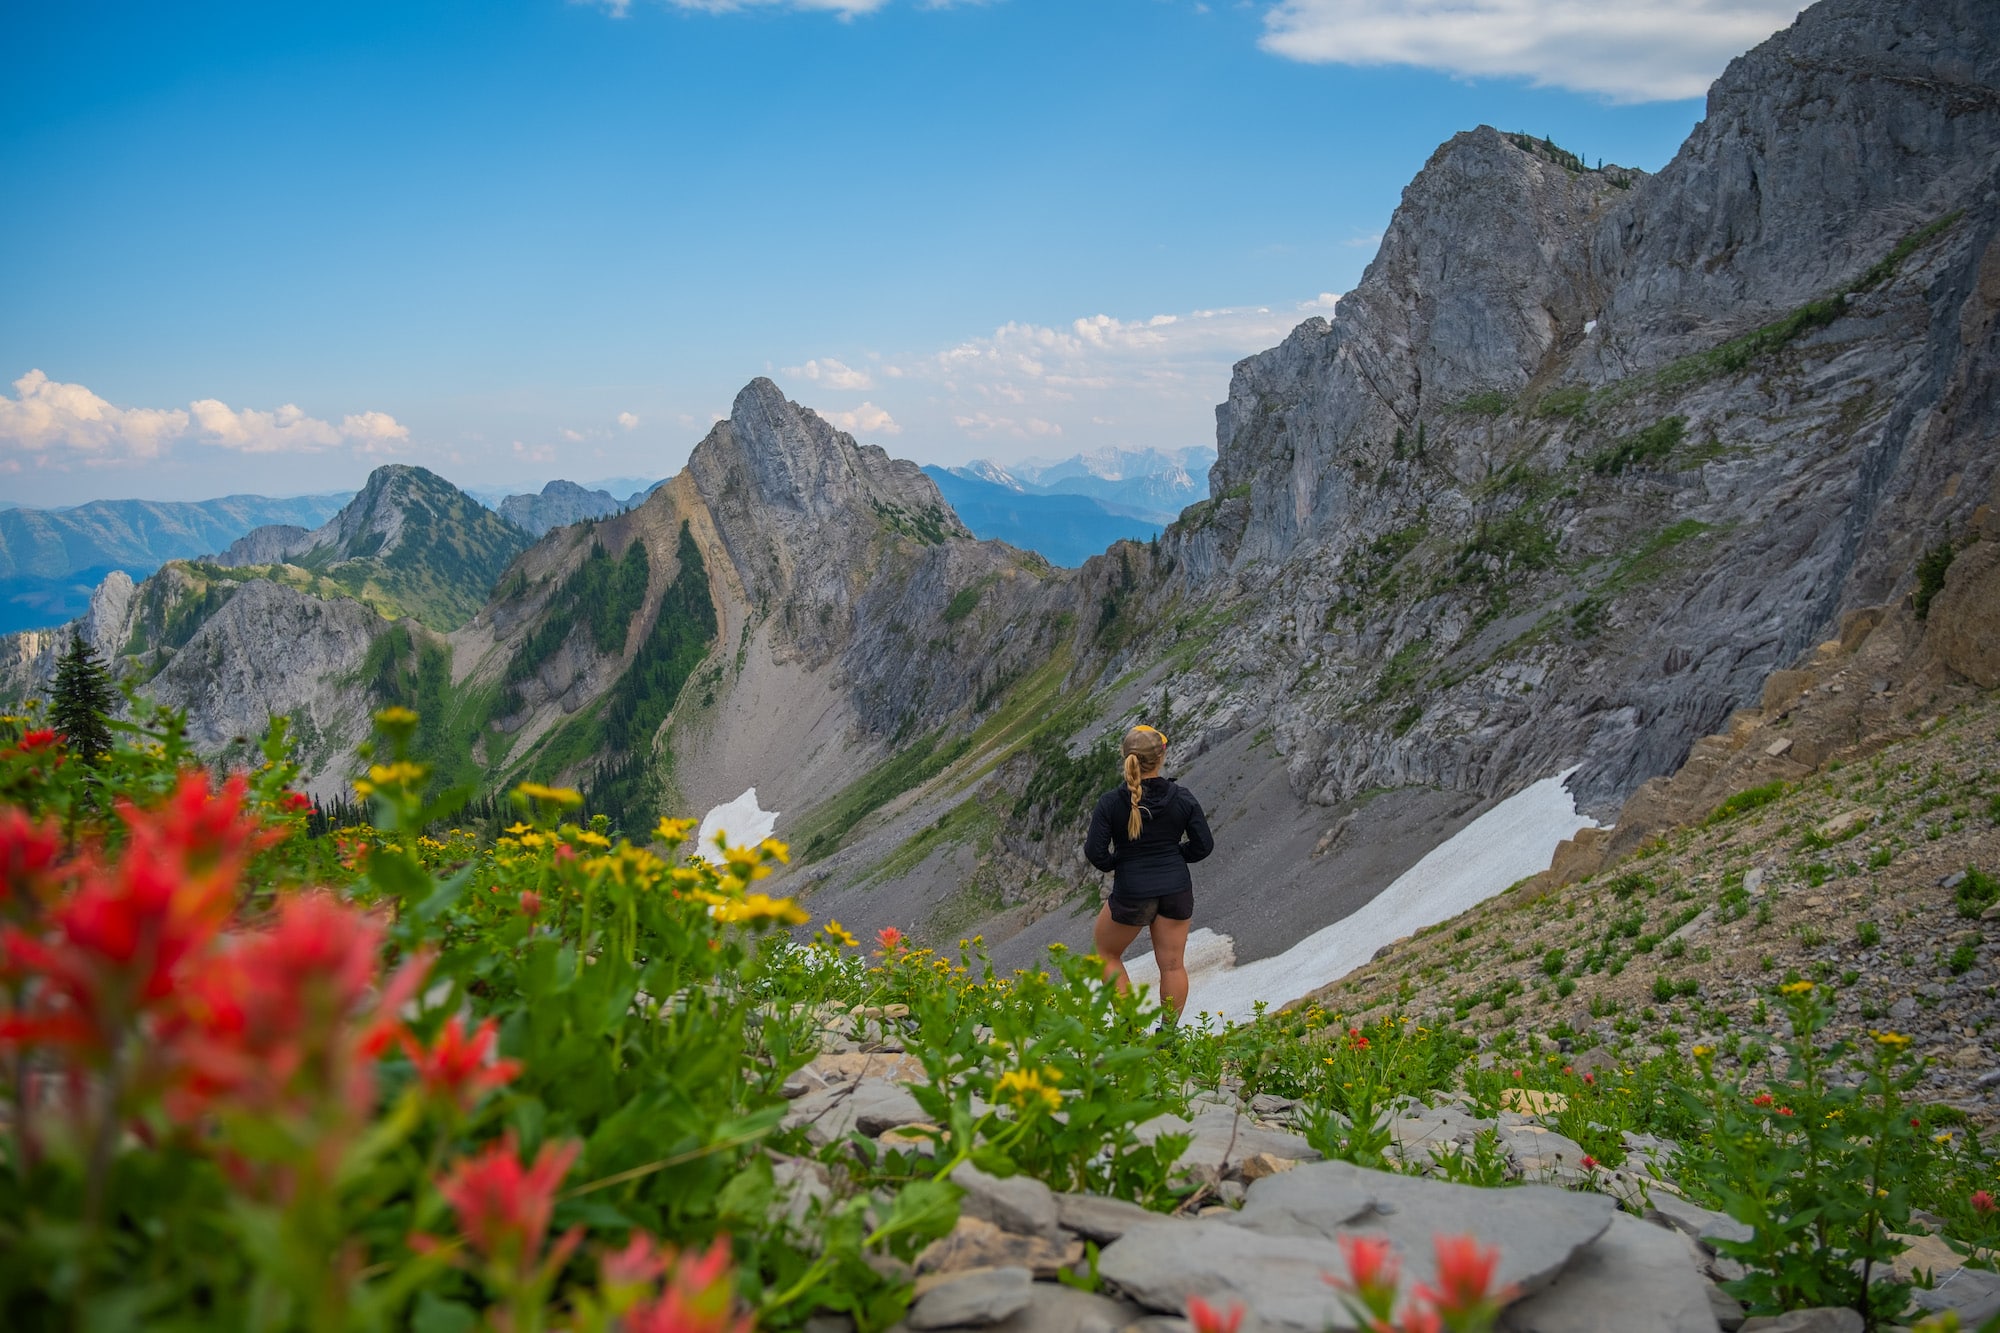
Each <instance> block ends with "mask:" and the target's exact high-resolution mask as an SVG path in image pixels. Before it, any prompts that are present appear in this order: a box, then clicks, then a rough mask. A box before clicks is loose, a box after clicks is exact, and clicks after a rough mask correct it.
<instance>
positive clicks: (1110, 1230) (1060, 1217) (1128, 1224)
mask: <svg viewBox="0 0 2000 1333" xmlns="http://www.w3.org/2000/svg"><path fill="white" fill-rule="evenodd" d="M1056 1220H1057V1221H1058V1222H1059V1223H1061V1225H1062V1227H1063V1229H1064V1230H1065V1231H1074V1232H1075V1233H1076V1234H1077V1235H1079V1236H1082V1237H1083V1238H1084V1239H1085V1240H1094V1241H1096V1242H1097V1243H1098V1244H1100V1245H1103V1244H1106V1243H1108V1242H1110V1241H1114V1240H1117V1239H1118V1238H1119V1237H1120V1236H1122V1235H1124V1234H1125V1233H1126V1232H1127V1231H1128V1230H1130V1229H1131V1228H1133V1227H1135V1226H1138V1225H1140V1224H1141V1223H1144V1222H1157V1221H1159V1220H1160V1215H1159V1214H1158V1213H1155V1212H1151V1211H1149V1210H1147V1209H1145V1208H1141V1207H1140V1206H1139V1205H1138V1204H1136V1203H1127V1202H1126V1201H1125V1200H1123V1199H1108V1198H1106V1197H1104V1196H1103V1195H1101V1194H1058V1195H1056Z"/></svg>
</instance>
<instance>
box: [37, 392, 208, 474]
mask: <svg viewBox="0 0 2000 1333" xmlns="http://www.w3.org/2000/svg"><path fill="white" fill-rule="evenodd" d="M14 392H15V393H17V394H19V395H20V396H19V397H18V398H9V397H7V396H6V395H5V394H0V448H4V449H6V450H7V451H8V452H10V453H25V454H37V455H46V454H49V453H51V452H58V451H66V452H70V453H76V454H82V455H84V459H85V461H86V462H97V461H122V460H124V459H128V458H155V457H158V456H159V453H160V450H161V449H162V448H164V447H165V446H166V445H168V444H170V443H172V442H173V440H175V439H176V438H178V437H179V436H180V435H181V434H182V433H183V432H185V431H186V430H187V426H188V414H187V413H186V412H183V411H181V410H180V409H179V408H153V407H129V408H126V407H113V406H112V405H111V404H110V403H108V402H106V401H104V399H102V398H99V397H98V396H97V395H96V394H94V393H92V392H91V391H90V390H89V389H86V388H84V387H83V386H82V385H81V384H63V383H60V382H58V381H56V380H52V379H50V378H49V377H48V376H47V375H44V374H43V373H42V372H41V371H39V370H31V371H29V372H28V373H27V374H25V375H23V376H21V378H20V379H17V380H15V381H14Z"/></svg>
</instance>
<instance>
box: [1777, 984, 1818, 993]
mask: <svg viewBox="0 0 2000 1333" xmlns="http://www.w3.org/2000/svg"><path fill="white" fill-rule="evenodd" d="M1812 988H1813V984H1812V983H1811V982H1810V981H1792V982H1787V983H1786V984H1785V985H1783V986H1780V987H1778V994H1780V995H1804V994H1805V993H1806V992H1807V991H1810V990H1811V989H1812Z"/></svg>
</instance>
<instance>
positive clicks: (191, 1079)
mask: <svg viewBox="0 0 2000 1333" xmlns="http://www.w3.org/2000/svg"><path fill="white" fill-rule="evenodd" d="M382 936H383V927H382V924H381V922H379V921H377V920H376V919H374V918H373V917H370V916H369V915H368V914H367V913H365V912H363V911H361V910H360V909H359V908H356V907H354V906H352V905H350V904H348V903H344V902H342V901H340V900H338V899H336V898H334V897H333V896H332V895H330V894H325V893H306V894H298V895H294V896H291V897H287V898H283V899H281V900H279V903H278V908H277V912H276V915H275V920H274V922H273V924H272V926H271V928H270V929H268V930H262V931H256V932H251V933H246V934H243V935H240V936H237V937H236V938H235V939H233V940H231V941H229V942H228V947H226V948H223V949H221V950H220V951H219V952H218V953H217V954H216V955H215V957H214V958H213V959H211V960H209V962H208V963H207V964H206V965H205V966H204V967H203V968H202V969H201V972H200V974H199V975H197V976H194V977H191V978H189V980H188V981H187V983H186V985H185V986H184V988H183V993H182V995H181V997H180V998H179V1001H178V1003H177V1004H176V1005H175V1007H174V1009H173V1010H172V1012H171V1013H170V1014H169V1015H168V1017H167V1020H166V1022H164V1023H163V1024H162V1036H163V1038H164V1039H165V1040H166V1042H167V1043H168V1044H169V1045H170V1047H171V1048H172V1049H173V1050H174V1051H175V1053H176V1054H177V1055H178V1056H179V1058H180V1061H181V1064H182V1066H183V1070H182V1078H181V1084H180V1086H179V1088H177V1089H176V1095H175V1098H174V1100H175V1103H176V1107H175V1109H177V1110H179V1111H181V1112H183V1113H198V1112H199V1111H200V1110H201V1109H202V1107H203V1105H204V1104H205V1103H206V1102H207V1101H209V1100H210V1099H213V1098H222V1099H225V1100H227V1101H228V1102H229V1103H230V1104H231V1105H234V1106H237V1107H239V1108H243V1109H250V1110H258V1111H266V1112H275V1111H284V1110H294V1111H303V1110H305V1109H308V1108H310V1107H314V1106H321V1105H325V1104H326V1102H327V1099H329V1098H331V1099H334V1100H335V1101H337V1102H338V1103H339V1104H340V1105H342V1106H344V1107H345V1108H346V1109H347V1110H348V1111H350V1112H351V1113H353V1114H365V1113H366V1112H367V1111H368V1110H370V1109H371V1108H372V1106H373V1104H374V1096H375V1083H374V1059H375V1057H376V1056H378V1055H380V1054H381V1053H382V1051H383V1050H384V1049H385V1048H386V1047H387V1046H388V1044H389V1042H390V1041H391V1040H392V1039H393V1038H394V1036H395V1034H396V1033H397V1032H398V1031H399V1030H400V1026H401V1025H400V1023H399V1021H398V1019H397V1016H396V1014H397V1010H398V1009H399V1008H400V1007H401V1006H402V1005H403V1004H404V1003H405V1002H406V1001H407V1000H408V999H409V998H410V997H411V996H412V995H413V994H415V992H416V989H417V986H418V985H419V983H420V982H421V981H422V979H423V973H424V971H425V969H426V968H427V966H428V963H429V960H428V958H423V957H419V958H416V959H412V960H411V961H410V962H409V963H407V964H405V965H404V967H403V968H402V969H400V970H399V971H398V973H397V974H396V976H395V977H394V978H392V979H391V981H390V983H389V984H388V985H387V986H386V987H384V988H383V989H382V992H381V993H380V994H379V995H378V994H376V988H375V981H376V976H377V972H378V968H379V955H380V951H381V945H382Z"/></svg>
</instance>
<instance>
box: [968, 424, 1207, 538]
mask: <svg viewBox="0 0 2000 1333" xmlns="http://www.w3.org/2000/svg"><path fill="white" fill-rule="evenodd" d="M1214 464H1215V450H1213V449H1211V448H1209V447H1208V446H1207V445H1192V446H1190V447H1188V448H1185V449H1096V450H1092V451H1091V452H1089V453H1081V454H1072V455H1071V456H1070V457H1068V458H1060V459H1053V460H1052V459H1046V458H1028V459H1023V460H1021V461H1020V462H1018V463H1006V464H1001V463H995V462H992V461H990V460H987V459H983V458H981V459H975V460H974V461H972V462H971V463H968V464H967V465H966V466H964V467H962V468H953V469H951V471H953V472H954V473H955V474H956V475H958V476H961V477H969V478H972V479H975V480H979V481H987V482H991V483H993V484H994V485H996V486H1003V487H1006V488H1007V489H1009V490H1015V491H1020V492H1022V493H1024V494H1031V495H1087V496H1089V497H1090V498H1092V499H1093V500H1096V501H1098V502H1099V503H1101V504H1102V505H1103V506H1104V508H1105V509H1107V510H1108V511H1110V512H1111V513H1113V514H1124V515H1128V516H1130V517H1132V518H1143V519H1147V520H1149V521H1151V522H1153V523H1156V524H1159V525H1161V526H1164V525H1166V524H1168V523H1171V522H1173V521H1174V520H1175V519H1177V518H1179V517H1180V513H1181V510H1183V509H1185V508H1187V507H1188V506H1189V505H1191V504H1193V503H1195V502H1196V501H1198V500H1205V499H1207V498H1208V469H1209V468H1210V467H1212V466H1214ZM1103 549H1104V548H1103V547H1102V546H1099V547H1098V548H1097V550H1100V551H1101V550H1103ZM1045 554H1046V553H1045ZM1091 554H1093V555H1095V554H1096V551H1093V552H1091Z"/></svg>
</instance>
